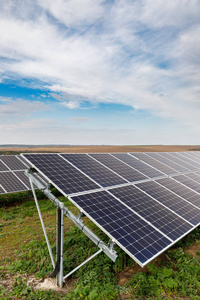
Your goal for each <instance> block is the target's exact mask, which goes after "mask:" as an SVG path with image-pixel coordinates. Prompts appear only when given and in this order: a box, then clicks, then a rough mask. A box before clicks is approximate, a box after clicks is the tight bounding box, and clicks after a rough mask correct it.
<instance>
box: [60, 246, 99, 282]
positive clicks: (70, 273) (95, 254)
mask: <svg viewBox="0 0 200 300" xmlns="http://www.w3.org/2000/svg"><path fill="white" fill-rule="evenodd" d="M102 251H103V249H99V250H98V251H97V252H96V253H94V254H93V255H92V256H90V257H89V258H88V259H86V260H85V261H84V262H82V263H81V264H80V265H79V266H78V267H76V268H75V269H74V270H72V271H71V272H69V273H68V274H67V275H66V276H65V277H64V278H63V279H66V278H67V277H69V276H70V275H72V274H73V273H74V272H76V271H77V270H78V269H80V268H81V267H82V266H83V265H85V264H86V263H87V262H88V261H90V260H91V259H92V258H94V257H95V256H97V255H98V254H99V253H101V252H102Z"/></svg>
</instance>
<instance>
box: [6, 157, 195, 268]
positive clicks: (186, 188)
mask: <svg viewBox="0 0 200 300" xmlns="http://www.w3.org/2000/svg"><path fill="white" fill-rule="evenodd" d="M23 157H24V158H25V159H26V160H27V161H28V162H29V163H30V165H31V166H32V167H34V168H35V169H37V170H38V172H39V174H42V175H43V176H44V177H45V178H46V180H47V181H48V182H51V183H52V184H53V185H54V186H55V187H56V188H57V189H59V190H60V191H61V192H62V193H63V195H65V196H68V197H69V199H71V201H72V202H73V203H74V204H75V205H76V206H77V207H78V208H79V209H80V210H81V211H83V212H84V213H85V214H86V215H87V216H88V217H89V218H90V219H91V220H92V221H93V222H94V223H95V224H96V225H98V226H99V227H100V228H101V229H102V230H103V231H104V232H105V233H106V234H107V235H108V236H109V237H110V238H112V239H114V241H115V242H116V244H118V245H119V246H120V247H121V248H122V249H124V251H126V252H127V253H128V254H129V255H130V256H131V257H132V258H134V259H135V260H136V261H137V262H138V263H139V264H140V265H142V266H144V265H145V264H146V263H148V262H149V261H150V260H152V259H153V258H155V257H156V256H157V255H158V254H160V253H161V252H163V251H164V250H165V249H167V248H168V247H169V246H171V245H172V244H174V243H175V242H176V241H178V240H180V239H181V238H182V237H183V236H185V235H186V234H187V233H189V232H190V231H191V230H193V229H194V228H195V227H196V226H198V225H199V224H200V194H198V193H199V192H200V183H199V182H198V179H199V178H200V172H199V173H197V172H195V173H189V171H190V170H194V168H195V170H196V168H197V167H195V166H194V165H193V163H192V164H190V163H189V162H188V161H190V159H189V158H188V159H186V161H185V164H184V163H183V165H182V164H181V161H184V157H183V156H180V155H177V153H176V154H175V155H174V154H171V153H170V154H169V155H168V154H167V153H159V154H152V153H151V154H149V153H132V154H127V153H116V154H109V153H104V154H94V153H93V154H24V155H23ZM187 160H188V161H187ZM191 161H192V160H191ZM199 168H200V167H199ZM180 172H182V173H184V172H186V173H187V176H186V175H182V174H181V175H177V174H180ZM15 173H16V174H17V172H15ZM168 175H171V176H173V177H172V178H168ZM158 177H159V179H158ZM131 183H134V184H131ZM2 187H3V185H2Z"/></svg>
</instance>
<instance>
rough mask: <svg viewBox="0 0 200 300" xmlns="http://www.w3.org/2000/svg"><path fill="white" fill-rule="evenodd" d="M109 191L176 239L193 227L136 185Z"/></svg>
mask: <svg viewBox="0 0 200 300" xmlns="http://www.w3.org/2000/svg"><path fill="white" fill-rule="evenodd" d="M109 191H110V192H111V193H112V194H113V195H114V196H116V197H117V198H118V199H120V200H121V201H122V202H123V203H125V204H126V205H127V206H128V207H130V208H131V209H133V210H134V211H135V212H137V213H138V214H139V215H140V216H142V217H143V218H144V219H145V220H147V221H148V222H150V223H151V224H153V225H154V226H155V227H156V228H158V229H159V230H161V231H162V232H163V233H164V234H166V235H167V236H168V237H169V238H171V239H173V240H174V241H175V240H177V239H178V238H179V237H180V234H182V235H183V234H184V233H185V232H187V231H188V230H189V229H191V228H192V226H190V225H189V224H187V223H186V222H185V221H184V220H183V219H182V218H180V217H179V216H177V215H176V214H174V213H173V212H172V211H170V210H169V209H168V208H166V207H165V206H163V205H162V204H160V203H159V202H157V201H155V200H154V199H152V198H151V197H149V196H148V195H146V194H145V193H143V192H142V191H140V190H139V189H137V188H136V187H135V186H124V187H119V188H115V189H112V190H109Z"/></svg>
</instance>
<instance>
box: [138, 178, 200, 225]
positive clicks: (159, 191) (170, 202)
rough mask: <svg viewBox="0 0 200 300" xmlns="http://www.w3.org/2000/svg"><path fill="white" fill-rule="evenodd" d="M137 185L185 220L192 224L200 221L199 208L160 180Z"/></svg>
mask: <svg viewBox="0 0 200 300" xmlns="http://www.w3.org/2000/svg"><path fill="white" fill-rule="evenodd" d="M137 186H138V187H139V188H140V189H141V190H142V191H144V192H146V193H147V194H148V195H150V196H151V197H153V198H154V199H156V200H157V201H158V202H160V203H162V204H163V205H165V206H166V207H167V208H168V209H170V210H171V211H172V212H174V213H175V214H177V215H178V216H179V217H180V218H182V219H183V220H184V221H185V222H187V223H190V224H192V225H197V224H199V223H200V216H199V209H198V208H197V207H195V206H193V205H192V204H190V203H188V202H187V201H185V200H184V199H183V198H181V197H179V196H178V195H176V194H175V193H173V192H171V191H169V190H168V189H166V188H165V187H164V186H161V185H160V184H159V183H158V182H155V181H151V182H146V183H139V184H137ZM178 230H179V229H178Z"/></svg>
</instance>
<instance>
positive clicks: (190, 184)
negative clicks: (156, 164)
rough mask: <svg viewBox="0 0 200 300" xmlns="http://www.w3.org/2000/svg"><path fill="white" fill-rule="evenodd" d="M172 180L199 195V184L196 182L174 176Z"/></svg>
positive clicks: (184, 177)
mask: <svg viewBox="0 0 200 300" xmlns="http://www.w3.org/2000/svg"><path fill="white" fill-rule="evenodd" d="M173 179H174V180H177V181H178V182H180V183H182V184H184V185H186V186H187V187H189V188H190V189H192V190H194V191H196V192H198V193H200V183H198V182H197V181H194V180H193V179H191V178H189V177H187V176H185V175H178V176H174V177H173Z"/></svg>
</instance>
